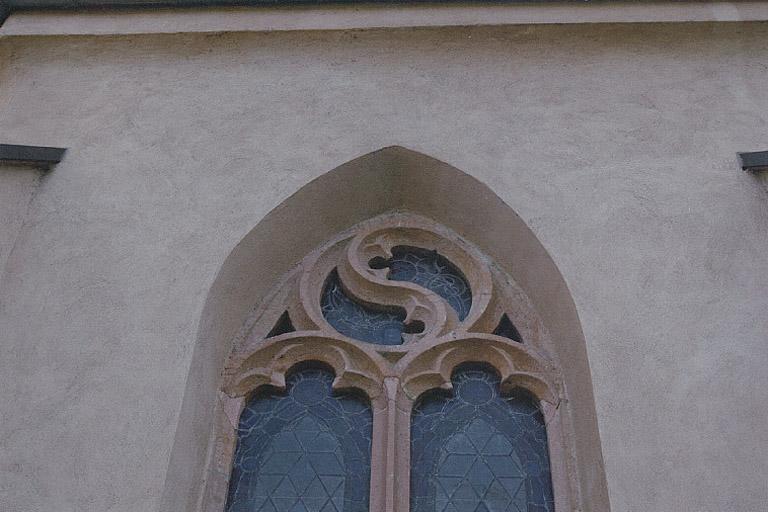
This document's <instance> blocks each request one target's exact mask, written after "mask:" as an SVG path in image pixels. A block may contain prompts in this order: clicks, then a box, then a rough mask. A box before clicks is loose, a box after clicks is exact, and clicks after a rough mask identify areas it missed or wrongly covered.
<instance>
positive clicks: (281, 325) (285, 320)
mask: <svg viewBox="0 0 768 512" xmlns="http://www.w3.org/2000/svg"><path fill="white" fill-rule="evenodd" d="M294 331H296V329H295V328H294V327H293V322H291V317H290V316H289V315H288V312H287V311H283V314H282V315H280V318H278V319H277V322H276V323H275V325H274V327H272V329H271V330H270V331H269V333H268V334H267V336H266V337H267V338H272V337H274V336H279V335H281V334H286V333H289V332H294Z"/></svg>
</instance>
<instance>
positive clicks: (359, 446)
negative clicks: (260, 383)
mask: <svg viewBox="0 0 768 512" xmlns="http://www.w3.org/2000/svg"><path fill="white" fill-rule="evenodd" d="M332 382H333V374H331V373H330V372H328V371H325V370H323V369H319V368H311V367H310V368H307V369H303V370H300V371H298V372H295V373H293V374H292V375H290V376H289V378H288V380H287V383H286V384H287V394H279V393H275V392H268V393H261V394H258V395H255V396H254V397H252V398H251V399H250V400H249V401H248V404H247V405H246V407H245V409H244V411H243V413H242V415H241V416H240V423H239V426H238V441H237V448H236V451H235V457H234V464H233V470H232V476H231V479H230V482H229V495H228V501H227V508H226V510H227V512H246V511H247V512H368V493H369V486H370V453H371V428H372V427H371V424H372V412H371V408H370V405H369V404H367V403H366V402H365V401H364V400H362V399H361V398H359V397H358V396H356V395H351V394H334V393H332V390H331V383H332Z"/></svg>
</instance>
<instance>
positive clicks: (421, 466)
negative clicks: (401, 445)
mask: <svg viewBox="0 0 768 512" xmlns="http://www.w3.org/2000/svg"><path fill="white" fill-rule="evenodd" d="M451 380H452V383H453V393H452V394H451V395H446V394H445V393H439V392H432V393H427V394H426V396H424V397H422V399H421V400H419V401H418V402H417V403H416V405H415V406H414V409H413V421H412V424H411V510H413V511H414V512H433V511H441V512H442V511H459V512H464V511H466V512H475V511H489V512H490V511H505V512H506V511H512V512H531V511H536V512H551V511H552V510H553V508H554V503H553V501H554V499H553V496H552V484H551V478H550V471H549V452H548V448H547V432H546V426H545V425H544V418H543V417H542V415H541V411H540V410H539V407H538V405H537V404H536V400H535V398H534V397H533V396H531V394H530V393H528V392H526V391H525V390H524V389H521V388H515V389H513V390H512V391H511V393H509V394H508V395H507V396H504V395H502V394H501V393H500V389H499V384H500V382H499V377H498V376H497V375H496V373H495V371H494V370H493V369H492V368H488V367H483V366H476V367H474V368H472V367H464V368H460V369H458V370H457V371H456V372H454V376H453V378H452V379H451Z"/></svg>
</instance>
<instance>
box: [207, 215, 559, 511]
mask: <svg viewBox="0 0 768 512" xmlns="http://www.w3.org/2000/svg"><path fill="white" fill-rule="evenodd" d="M270 297H271V298H270V299H268V300H267V301H266V304H264V305H262V306H260V307H259V308H258V309H256V310H255V311H254V316H253V317H251V318H250V319H249V321H248V323H247V324H246V325H245V327H244V329H243V331H242V333H241V334H240V335H238V337H237V338H236V339H235V342H234V347H233V350H232V353H231V354H230V356H229V359H228V361H227V364H226V366H225V369H224V373H223V380H224V385H223V388H222V392H223V394H222V410H223V411H225V412H226V414H227V416H226V418H221V421H220V424H221V425H224V427H221V428H222V430H221V432H222V433H221V435H220V438H221V439H223V440H222V442H221V443H220V445H219V447H218V451H217V452H216V455H215V460H216V461H224V462H221V465H220V466H218V467H217V469H218V470H217V472H215V473H209V478H210V481H212V482H214V483H216V485H218V487H215V489H214V490H213V491H211V493H212V494H213V493H219V494H215V496H223V495H224V494H225V493H226V502H225V503H224V502H223V501H224V500H223V498H222V499H221V501H222V503H217V504H216V507H215V508H206V509H205V512H222V511H224V512H381V511H383V510H389V511H391V512H554V511H555V504H556V503H557V507H558V511H557V512H565V511H566V510H569V509H571V507H570V506H569V501H568V499H567V495H565V494H564V493H565V492H567V490H566V491H563V489H566V488H565V487H564V486H563V485H562V482H563V480H564V477H563V467H564V466H563V464H560V463H559V462H560V461H561V460H562V457H560V458H558V459H554V462H555V463H552V461H550V452H549V447H550V446H552V445H551V444H550V443H552V442H554V443H555V444H554V446H555V447H556V448H558V449H559V450H560V452H559V453H564V452H565V448H564V447H563V446H564V445H563V443H564V439H566V438H565V437H564V436H561V435H560V434H559V432H558V430H557V429H558V428H561V422H560V414H561V413H560V411H561V410H562V409H563V408H565V407H567V406H563V408H561V407H560V406H559V404H560V400H561V397H562V393H563V391H562V388H561V387H559V382H561V378H560V375H559V374H558V369H557V365H556V364H554V362H553V361H551V360H549V359H548V358H547V357H548V356H545V355H544V354H547V350H546V343H547V340H546V332H547V330H546V328H545V327H544V326H543V325H542V323H541V321H540V320H539V319H538V317H537V316H536V312H535V310H534V309H533V308H532V307H530V302H529V301H527V299H526V298H525V294H524V293H523V291H522V290H521V289H519V288H517V287H516V285H515V283H514V281H513V280H512V279H511V278H510V277H509V276H508V275H506V274H504V273H502V272H501V271H500V269H498V268H497V267H496V266H495V265H493V264H490V263H489V260H488V258H487V257H485V256H483V255H482V254H480V253H479V252H478V251H477V250H476V249H475V248H473V247H472V246H471V245H469V244H468V243H467V242H465V241H463V240H462V239H461V238H460V237H458V236H457V235H455V234H451V232H449V231H448V230H447V229H446V228H443V227H441V226H439V225H437V224H435V223H433V222H431V221H429V220H427V219H423V218H418V217H413V216H411V215H407V214H391V215H385V216H383V217H381V218H378V219H373V220H372V221H370V222H368V223H364V224H362V225H360V226H357V227H355V228H353V229H352V230H350V231H349V232H345V233H343V234H340V235H339V237H338V238H336V239H334V240H332V241H329V242H328V244H327V245H325V246H323V247H322V248H319V249H318V250H317V251H315V252H314V253H313V254H311V255H308V256H307V257H306V258H305V259H304V260H303V261H302V262H301V264H300V265H299V266H298V267H297V268H296V270H295V272H294V273H292V274H291V275H289V276H286V278H285V279H284V281H283V284H282V285H281V288H280V289H278V290H273V293H272V295H270ZM513 302H514V304H513ZM513 305H514V307H512V306H513ZM513 318H514V321H515V323H513V322H512V319H513ZM502 383H504V384H503V385H502ZM527 390H530V391H527ZM554 404H558V405H554ZM238 414H239V416H238ZM545 416H546V418H547V422H548V423H549V424H550V425H552V424H553V423H554V425H555V428H554V429H550V433H549V435H551V432H552V431H553V430H554V431H555V432H556V433H557V434H556V435H558V436H560V437H556V438H554V441H553V439H551V438H549V437H548V431H547V430H548V429H547V428H546V426H545V420H544V418H545ZM233 418H239V423H238V425H237V428H236V429H234V428H233V427H232V424H233V421H235V420H234V419H233ZM558 443H559V444H558ZM225 464H226V465H225ZM225 474H226V475H228V478H226V479H223V478H221V477H219V475H225ZM553 475H554V476H555V478H553ZM217 478H219V480H217ZM222 480H223V481H222ZM557 482H561V484H557ZM211 488H214V487H213V485H212V484H211ZM408 488H410V492H406V489H408ZM558 493H559V494H558ZM563 496H565V498H563ZM558 500H559V501H558ZM209 501H210V502H212V503H213V502H214V501H215V499H214V498H210V500H209Z"/></svg>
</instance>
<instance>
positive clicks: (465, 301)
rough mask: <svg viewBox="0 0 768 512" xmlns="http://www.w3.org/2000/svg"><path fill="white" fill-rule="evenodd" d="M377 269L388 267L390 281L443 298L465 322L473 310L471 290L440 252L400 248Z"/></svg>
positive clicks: (457, 270) (377, 263) (394, 249)
mask: <svg viewBox="0 0 768 512" xmlns="http://www.w3.org/2000/svg"><path fill="white" fill-rule="evenodd" d="M373 264H374V265H375V266H376V267H377V268H384V267H389V273H388V274H387V279H390V280H392V281H408V282H411V283H416V284H418V285H420V286H423V287H424V288H426V289H428V290H431V291H433V292H435V293H436V294H438V295H439V296H441V297H442V298H444V299H445V300H446V302H448V304H450V306H451V307H452V308H453V309H454V310H455V311H456V314H457V315H458V317H459V320H464V319H465V318H466V317H467V315H468V314H469V310H470V308H471V307H472V290H471V289H470V287H469V282H468V281H467V279H466V278H465V277H464V274H462V273H461V271H460V270H459V269H458V267H456V265H454V264H453V263H451V262H450V261H448V259H447V258H445V257H444V256H442V255H441V254H439V253H438V252H437V251H430V250H428V249H422V248H420V247H410V246H405V245H399V246H397V247H394V248H392V257H391V258H390V259H388V260H384V261H378V262H375V263H373Z"/></svg>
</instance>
